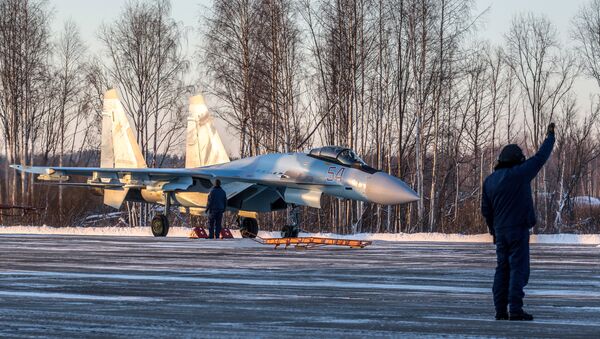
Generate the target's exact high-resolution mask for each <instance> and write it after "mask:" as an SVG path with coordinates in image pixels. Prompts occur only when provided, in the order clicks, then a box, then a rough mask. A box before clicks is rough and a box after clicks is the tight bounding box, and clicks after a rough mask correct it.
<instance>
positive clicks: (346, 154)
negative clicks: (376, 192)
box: [308, 146, 377, 173]
mask: <svg viewBox="0 0 600 339" xmlns="http://www.w3.org/2000/svg"><path fill="white" fill-rule="evenodd" d="M308 155H310V156H312V157H314V158H317V159H321V160H325V161H329V162H333V163H337V164H340V165H344V166H348V167H353V168H357V169H361V170H364V171H365V172H368V173H375V172H377V170H376V169H374V168H372V167H370V166H369V165H367V164H366V163H365V162H364V160H362V159H361V158H360V157H359V156H358V155H356V153H354V151H353V150H351V149H350V148H347V147H340V146H325V147H319V148H313V149H311V150H310V152H309V153H308Z"/></svg>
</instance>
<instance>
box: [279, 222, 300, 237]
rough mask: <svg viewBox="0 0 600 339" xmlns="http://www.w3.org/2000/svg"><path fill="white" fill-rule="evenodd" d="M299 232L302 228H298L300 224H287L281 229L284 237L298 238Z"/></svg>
mask: <svg viewBox="0 0 600 339" xmlns="http://www.w3.org/2000/svg"><path fill="white" fill-rule="evenodd" d="M299 233H300V229H299V228H298V226H290V225H285V226H283V228H282V229H281V237H282V238H298V234H299Z"/></svg>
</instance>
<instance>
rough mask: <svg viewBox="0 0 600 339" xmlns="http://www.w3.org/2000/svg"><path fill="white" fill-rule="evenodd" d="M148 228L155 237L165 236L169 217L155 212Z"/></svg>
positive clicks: (167, 231)
mask: <svg viewBox="0 0 600 339" xmlns="http://www.w3.org/2000/svg"><path fill="white" fill-rule="evenodd" d="M150 228H151V229H152V235H154V236H155V237H166V236H167V234H168V233H169V219H168V218H167V216H165V215H163V214H157V215H155V216H154V218H152V224H151V225H150Z"/></svg>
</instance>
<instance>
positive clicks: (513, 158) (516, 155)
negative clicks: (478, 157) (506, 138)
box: [498, 144, 525, 164]
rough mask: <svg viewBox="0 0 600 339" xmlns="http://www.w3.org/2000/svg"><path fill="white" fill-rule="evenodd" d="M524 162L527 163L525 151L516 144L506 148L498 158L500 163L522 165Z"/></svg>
mask: <svg viewBox="0 0 600 339" xmlns="http://www.w3.org/2000/svg"><path fill="white" fill-rule="evenodd" d="M523 161H525V155H524V154H523V150H522V149H521V147H519V145H516V144H510V145H506V146H504V148H503V149H502V151H501V152H500V155H499V156H498V162H499V163H509V164H520V163H522V162H523Z"/></svg>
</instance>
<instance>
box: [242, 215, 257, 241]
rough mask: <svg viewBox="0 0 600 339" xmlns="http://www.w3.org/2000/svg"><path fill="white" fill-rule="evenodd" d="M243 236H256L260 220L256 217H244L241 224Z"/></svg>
mask: <svg viewBox="0 0 600 339" xmlns="http://www.w3.org/2000/svg"><path fill="white" fill-rule="evenodd" d="M240 233H241V234H242V238H256V235H257V234H258V220H256V219H254V218H243V219H242V224H241V226H240Z"/></svg>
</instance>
